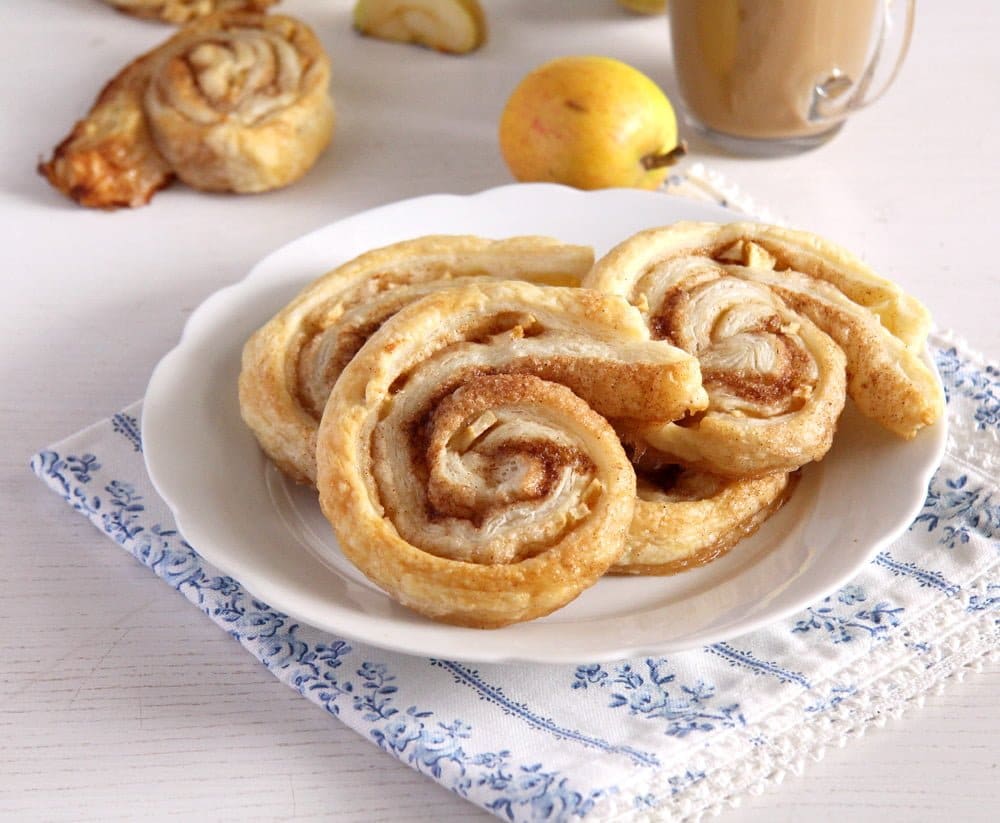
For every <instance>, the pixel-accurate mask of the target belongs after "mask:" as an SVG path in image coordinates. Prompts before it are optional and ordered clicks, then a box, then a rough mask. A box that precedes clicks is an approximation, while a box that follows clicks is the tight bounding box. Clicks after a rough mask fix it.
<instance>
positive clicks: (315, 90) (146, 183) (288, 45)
mask: <svg viewBox="0 0 1000 823" xmlns="http://www.w3.org/2000/svg"><path fill="white" fill-rule="evenodd" d="M328 83H329V60H328V58H327V57H326V54H325V53H324V52H323V49H322V46H321V45H320V43H319V40H318V39H317V38H316V36H315V35H314V34H313V33H312V31H311V30H310V29H309V28H308V27H307V26H305V25H304V24H303V23H300V22H298V21H296V20H293V19H292V18H289V17H282V16H279V15H273V16H269V15H265V14H258V13H255V12H247V11H237V12H229V13H219V14H215V15H211V16H209V17H205V18H203V19H200V20H197V21H196V22H194V23H191V24H190V25H188V26H186V27H185V28H183V29H181V30H180V31H178V32H177V33H176V34H175V35H174V36H173V37H171V38H170V39H169V40H167V41H166V42H165V43H164V44H163V45H161V46H159V47H158V48H156V49H154V50H153V51H151V52H149V53H148V54H145V55H143V56H142V57H140V58H138V59H137V60H135V61H133V62H132V63H130V64H129V65H128V66H127V67H126V68H125V69H123V70H122V71H121V72H119V74H118V75H117V76H116V77H115V78H113V79H112V80H111V82H109V83H108V85H107V86H106V87H105V89H104V91H103V92H102V93H101V95H100V96H99V97H98V99H97V101H96V102H95V103H94V106H93V107H92V108H91V110H90V112H89V113H88V115H87V116H86V117H85V118H84V119H83V120H81V121H80V122H78V123H77V124H76V126H75V127H74V129H73V131H72V132H71V133H70V135H69V136H68V137H67V138H66V139H65V140H63V141H62V143H60V144H59V146H58V147H57V148H56V150H55V152H54V154H53V157H52V159H51V160H49V161H48V162H44V163H42V164H40V166H39V171H40V172H41V173H42V174H43V175H45V176H46V177H47V178H48V180H49V182H50V183H52V185H53V186H55V187H56V188H57V189H59V190H60V191H62V192H63V193H64V194H66V195H67V196H68V197H70V198H72V199H74V200H76V201H77V202H78V203H80V204H81V205H85V206H92V207H97V208H118V207H123V206H128V207H135V206H140V205H143V204H145V203H147V202H149V199H150V198H151V197H152V195H153V194H154V193H155V192H156V191H157V190H158V189H160V188H162V187H163V186H165V185H167V184H168V183H169V182H170V180H171V179H172V178H173V177H174V176H177V177H180V178H181V179H182V180H183V181H184V182H186V183H187V184H188V185H191V186H193V187H195V188H200V189H205V190H209V191H235V192H256V191H265V190H268V189H273V188H277V187H279V186H284V185H287V184H288V183H291V182H293V181H294V180H296V179H298V178H299V177H301V176H302V174H304V173H305V172H306V171H307V170H308V169H309V167H310V166H311V165H312V164H313V163H314V162H315V160H316V158H317V157H318V155H319V153H320V152H321V151H322V150H323V148H324V147H325V146H326V145H327V143H328V142H329V139H330V135H331V134H332V131H333V119H334V117H333V104H332V102H331V100H330V97H329V93H328V90H327V86H328Z"/></svg>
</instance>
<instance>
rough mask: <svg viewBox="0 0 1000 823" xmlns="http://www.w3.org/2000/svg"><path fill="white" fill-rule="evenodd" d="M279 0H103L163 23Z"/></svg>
mask: <svg viewBox="0 0 1000 823" xmlns="http://www.w3.org/2000/svg"><path fill="white" fill-rule="evenodd" d="M278 1H279V0H104V2H105V3H107V4H109V5H111V6H114V7H115V8H116V9H118V10H119V11H124V12H127V13H128V14H133V15H135V16H136V17H145V18H148V19H151V20H162V21H164V22H165V23H187V22H189V21H191V20H194V19H195V18H197V17H205V16H207V15H209V14H212V13H213V12H216V11H231V10H234V9H245V10H247V11H264V10H265V9H266V8H267V7H268V6H273V5H274V4H275V3H277V2H278Z"/></svg>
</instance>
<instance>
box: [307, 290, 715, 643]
mask: <svg viewBox="0 0 1000 823" xmlns="http://www.w3.org/2000/svg"><path fill="white" fill-rule="evenodd" d="M704 402H705V397H704V391H703V389H702V388H701V380H700V374H699V370H698V365H697V361H696V360H695V359H694V358H692V357H690V356H689V355H687V354H685V353H684V352H682V351H680V350H679V349H676V348H674V347H673V346H670V345H667V344H664V343H662V342H656V341H651V340H649V335H648V331H647V329H646V327H645V325H644V324H643V321H642V318H641V316H640V315H639V313H638V312H637V311H635V309H634V308H632V307H630V306H629V305H628V304H627V303H626V302H625V301H624V300H621V299H620V298H616V297H612V296H608V295H602V294H599V293H597V292H593V291H589V290H584V289H563V288H553V287H544V286H536V285H533V284H530V283H522V282H516V281H489V280H484V281H482V282H480V283H478V284H468V285H465V286H461V287H459V288H454V289H446V290H444V291H440V292H437V293H435V294H431V295H429V296H427V297H424V298H423V299H421V300H419V301H417V302H416V303H413V304H411V305H409V306H407V307H405V308H403V309H402V310H401V311H399V312H398V313H397V314H396V315H395V316H394V317H392V318H390V319H389V320H388V321H386V323H385V324H384V325H383V326H382V327H381V328H380V329H379V330H378V331H377V332H375V334H373V335H372V336H371V338H369V340H368V342H367V343H366V344H365V345H364V346H363V347H362V349H361V351H359V352H358V354H357V355H355V357H354V358H353V359H352V360H351V362H350V363H348V365H347V366H346V367H345V369H344V370H343V372H342V373H341V375H340V378H339V379H338V380H337V383H336V385H335V386H334V388H333V392H332V394H331V395H330V399H329V401H328V402H327V405H326V407H325V409H324V412H323V418H322V421H321V423H320V428H319V433H318V437H317V446H316V457H317V487H318V489H319V498H320V506H321V507H322V509H323V512H324V514H325V515H326V517H327V519H328V520H329V521H330V523H331V524H332V525H333V529H334V531H335V533H336V535H337V538H338V541H339V543H340V546H341V548H342V550H343V552H344V554H345V555H346V556H347V557H348V558H349V559H350V560H351V561H352V562H353V563H354V564H355V565H356V566H357V567H358V568H359V569H360V570H361V571H362V572H364V574H366V575H367V576H368V577H369V578H370V579H371V580H372V581H373V582H375V583H376V584H377V585H379V586H380V587H381V588H382V589H383V590H385V591H386V592H388V593H389V594H390V595H391V596H392V597H393V598H395V599H396V600H398V601H399V602H400V603H402V604H404V605H406V606H408V607H410V608H412V609H414V610H416V611H418V612H420V613H422V614H424V615H427V616H429V617H432V618H434V619H437V620H441V621H445V622H449V623H454V624H459V625H467V626H475V627H482V628H487V627H498V626H503V625H507V624H510V623H514V622H518V621H523V620H529V619H532V618H535V617H539V616H542V615H545V614H548V613H549V612H551V611H553V610H554V609H556V608H559V607H560V606H562V605H564V604H565V603H567V602H569V601H570V600H572V599H573V598H574V597H576V596H577V595H578V594H579V593H580V592H581V591H583V590H584V589H586V588H587V587H588V586H590V585H592V584H593V583H594V582H595V581H596V580H597V579H598V578H599V577H600V576H601V575H602V574H604V573H605V572H606V571H607V569H608V568H609V567H610V566H611V565H612V563H614V562H615V560H616V559H617V558H618V557H619V555H621V553H622V551H623V549H624V547H625V540H626V536H627V533H628V529H629V524H630V522H631V519H632V514H633V508H634V501H635V473H634V471H633V469H632V466H631V464H630V463H629V460H628V458H627V456H626V455H625V452H624V449H623V447H622V445H621V443H620V441H619V440H618V437H617V436H616V434H615V431H614V429H613V428H612V427H611V426H610V424H609V423H608V422H607V420H606V418H616V417H625V418H634V419H640V420H641V419H661V420H664V419H672V418H676V417H677V416H680V415H683V414H684V413H685V412H687V411H689V410H690V409H692V408H696V407H699V406H701V405H703V404H704Z"/></svg>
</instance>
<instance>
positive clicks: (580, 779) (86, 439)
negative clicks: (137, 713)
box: [32, 348, 1000, 821]
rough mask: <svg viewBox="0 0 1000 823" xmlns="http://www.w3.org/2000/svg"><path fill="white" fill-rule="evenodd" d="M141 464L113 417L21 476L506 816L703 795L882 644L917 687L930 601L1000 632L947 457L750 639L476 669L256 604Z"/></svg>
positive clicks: (983, 502) (986, 436) (977, 380)
mask: <svg viewBox="0 0 1000 823" xmlns="http://www.w3.org/2000/svg"><path fill="white" fill-rule="evenodd" d="M937 362H938V366H939V369H940V371H941V373H942V375H943V376H944V380H945V386H946V389H947V393H948V396H949V400H950V404H951V407H952V409H953V413H956V414H958V413H961V414H963V415H965V414H968V416H969V419H970V420H972V421H973V424H970V426H968V427H967V429H974V430H975V431H974V432H973V434H970V435H969V436H970V437H981V438H982V442H983V443H987V444H988V447H990V448H992V447H993V444H995V443H996V432H997V430H998V428H1000V411H998V405H1000V404H998V397H1000V370H998V369H996V368H995V367H992V366H986V367H979V366H977V365H976V364H975V363H973V362H972V361H971V360H970V359H969V358H967V357H965V356H964V355H963V354H962V353H960V352H959V351H958V350H957V349H955V348H951V349H945V350H943V351H939V352H938V353H937ZM95 431H98V430H95ZM977 432H978V433H980V434H976V433H977ZM141 453H142V442H141V436H140V425H139V415H138V412H137V409H136V408H132V409H126V410H125V411H123V412H121V413H119V414H117V415H114V417H112V418H110V419H109V421H107V425H106V427H105V429H103V430H102V431H98V434H96V435H95V434H94V433H93V432H91V433H89V434H87V435H86V436H83V435H81V436H80V437H78V438H72V439H71V440H69V441H67V444H66V445H63V446H58V447H55V448H53V449H49V450H46V451H42V452H40V453H39V454H38V455H36V456H35V458H34V459H33V460H32V468H33V469H34V471H35V473H36V474H37V475H38V476H39V477H40V478H42V479H43V480H44V481H45V482H46V483H47V485H48V486H49V487H50V488H52V489H53V490H55V491H56V492H57V493H58V494H60V495H61V496H62V497H63V498H64V499H65V500H66V502H67V503H68V504H69V505H70V506H71V507H72V508H73V509H74V510H76V511H78V512H80V513H81V514H83V515H85V516H87V517H88V518H89V519H90V520H91V522H93V523H94V524H95V525H96V526H97V527H98V528H100V529H101V530H102V531H103V532H104V533H105V534H107V535H108V536H109V537H110V538H111V539H113V540H114V541H115V542H117V543H118V544H120V545H121V546H123V547H125V548H126V549H127V550H129V551H130V552H131V553H132V554H133V555H134V556H135V558H136V559H137V560H139V561H140V562H141V563H143V564H144V565H146V566H147V567H148V568H150V569H151V570H152V571H153V572H154V573H155V574H156V575H158V576H159V577H160V578H161V579H163V580H164V581H166V582H167V583H169V584H170V585H171V586H172V587H174V588H175V589H177V590H178V591H179V592H180V593H181V594H182V595H184V597H186V598H187V599H188V600H189V601H190V602H192V603H194V604H195V605H197V606H198V607H199V608H200V609H201V610H202V611H203V612H204V613H205V614H206V615H208V616H209V617H210V618H211V619H212V620H213V621H214V622H215V623H217V624H218V625H219V626H221V627H223V628H224V629H225V630H226V631H228V632H229V633H230V634H231V635H232V636H233V637H234V638H236V639H237V640H238V641H239V642H240V643H241V644H242V645H243V646H244V647H245V648H246V649H248V650H249V651H250V652H251V653H252V654H254V656H255V657H257V658H258V659H259V660H260V661H261V662H263V664H264V665H265V666H267V668H268V669H269V670H270V671H271V672H273V673H274V674H275V675H276V676H277V677H279V678H280V679H281V680H282V682H284V683H286V684H287V685H289V686H290V687H292V688H294V689H296V691H298V692H299V693H300V694H302V695H304V696H306V697H307V698H308V699H309V700H311V701H312V702H314V703H315V704H317V705H318V706H320V707H322V708H323V709H324V710H325V711H326V712H328V713H330V714H332V715H335V716H337V717H339V718H340V719H341V720H343V721H344V722H346V723H348V724H349V725H351V726H352V727H353V728H355V729H356V730H358V731H359V732H361V733H362V734H364V735H365V736H366V737H367V738H368V739H369V740H371V741H372V742H373V743H374V744H375V745H377V746H379V747H380V748H381V749H382V750H383V751H385V752H388V753H390V754H392V755H393V756H394V757H396V758H398V759H399V760H400V761H402V762H404V763H406V764H408V765H409V766H411V767H412V768H413V769H415V770H417V771H418V772H420V773H422V774H425V775H427V776H428V777H430V778H431V779H433V780H436V781H437V782H439V783H440V784H441V785H442V786H444V787H446V788H447V789H449V790H450V791H452V792H454V793H455V794H457V795H458V796H460V797H463V798H467V799H468V800H470V801H472V802H474V803H476V804H478V805H479V806H480V807H481V808H483V809H486V810H488V811H490V812H492V813H494V814H495V815H497V816H499V817H501V818H502V819H505V820H509V821H529V820H547V821H569V820H575V819H580V818H585V817H592V818H594V819H606V818H607V817H611V816H612V813H613V814H621V815H622V816H627V815H628V814H629V813H631V812H640V813H641V812H644V811H653V810H655V812H654V813H660V810H661V809H662V808H668V809H669V808H672V807H671V806H670V804H671V803H672V802H674V801H672V798H683V797H691V796H698V793H699V792H702V791H705V792H708V793H709V794H708V795H707V796H710V797H711V796H714V795H713V792H716V791H717V790H718V789H717V787H716V786H715V784H714V783H713V781H714V780H715V779H716V778H717V777H718V776H719V774H720V773H721V774H722V776H723V777H725V775H726V772H727V770H729V771H732V769H733V768H734V766H733V764H728V765H726V764H725V763H722V764H721V765H720V763H719V762H713V761H712V760H711V758H712V756H713V755H712V752H713V751H718V750H724V749H725V747H716V746H715V743H716V741H718V740H720V739H722V738H725V739H727V740H734V739H735V740H739V741H741V745H742V746H743V749H742V751H743V752H744V755H745V754H746V753H748V752H752V751H753V750H754V749H755V748H756V749H763V748H767V749H768V750H769V751H770V752H771V753H772V754H773V753H774V752H775V751H777V750H778V749H780V745H781V733H780V730H777V729H774V728H771V727H769V726H768V724H767V717H769V715H770V712H771V711H773V709H774V708H775V707H776V706H777V705H779V703H780V705H781V706H788V705H796V706H798V709H797V710H798V711H799V712H801V718H800V719H797V721H796V722H798V723H800V724H806V723H810V722H811V719H812V718H815V717H817V716H822V715H827V717H828V718H829V717H830V716H836V715H839V714H841V713H844V712H848V713H850V712H851V711H854V708H853V707H854V706H855V703H856V702H857V701H864V699H865V698H866V695H867V694H868V692H869V690H870V687H871V684H870V683H869V682H868V680H862V679H860V678H857V679H855V678H852V677H851V676H849V673H850V671H851V669H850V668H849V667H848V666H847V665H846V663H845V661H848V660H858V659H866V658H869V657H872V656H873V655H876V654H878V653H879V652H880V650H881V651H883V652H884V650H886V649H887V648H890V647H893V646H896V647H900V648H903V649H905V650H906V651H907V652H908V654H910V655H912V662H915V663H919V664H920V665H918V666H914V667H913V668H914V669H920V670H922V671H923V672H924V674H923V676H924V677H927V676H929V675H928V672H929V671H930V672H932V671H935V670H937V669H939V668H941V667H940V666H937V665H935V664H936V662H938V661H940V660H941V659H942V658H943V657H944V656H945V655H948V654H952V653H953V651H952V650H951V647H950V646H949V644H946V643H944V642H942V641H941V639H940V638H939V637H938V635H937V634H935V633H934V632H933V631H928V630H926V629H919V628H915V627H919V626H921V625H922V624H921V623H920V620H919V619H918V618H919V616H920V615H922V614H927V613H928V612H929V611H932V610H933V609H934V608H936V607H937V605H936V604H945V603H947V604H949V608H950V609H951V611H950V612H949V614H960V615H962V616H963V619H965V620H968V621H969V626H974V627H975V631H976V632H977V637H979V638H980V639H982V638H983V637H984V636H985V637H987V639H988V637H989V635H988V634H986V633H987V632H988V631H995V632H997V637H1000V582H996V581H997V576H996V574H995V572H994V571H991V570H995V568H996V564H997V562H998V556H997V555H998V553H997V551H996V548H997V547H998V545H1000V541H998V540H997V538H998V536H1000V489H998V487H997V483H996V482H995V478H991V477H989V476H987V473H984V472H976V471H975V470H974V468H973V466H972V464H970V463H969V462H968V461H966V462H964V463H962V462H960V461H959V460H957V459H953V458H946V460H945V464H944V466H943V467H942V468H941V470H939V472H938V474H937V475H936V476H935V477H934V479H933V481H932V483H931V484H930V488H929V490H928V494H927V498H926V501H925V504H924V507H923V509H922V511H921V512H920V514H919V516H918V517H917V519H916V521H915V522H914V524H913V525H912V526H911V529H910V532H909V533H908V534H907V535H906V536H905V537H904V538H903V539H902V540H901V541H899V543H897V544H894V545H893V546H891V547H889V548H887V549H884V550H883V551H881V552H880V553H879V554H878V555H877V556H876V557H875V558H874V560H873V562H872V563H871V564H870V565H869V566H868V567H867V568H866V569H865V570H864V571H863V572H862V573H860V574H859V575H858V577H857V578H856V579H855V580H854V581H852V582H851V583H850V584H848V585H846V586H843V587H842V588H841V589H839V590H838V591H837V592H835V593H833V594H831V595H830V596H828V597H826V598H824V599H823V600H822V601H821V602H819V603H816V604H814V605H813V606H811V607H809V608H807V609H805V610H804V611H801V612H799V613H798V614H797V615H795V616H794V617H792V618H790V619H789V620H786V621H783V622H780V623H778V624H776V625H775V626H773V627H772V628H770V629H768V630H766V631H760V632H756V633H754V634H752V635H748V636H746V637H744V638H740V639H739V640H738V641H732V642H719V643H713V644H711V645H709V646H706V647H704V648H703V649H695V650H691V651H689V652H685V653H683V654H678V655H673V656H671V657H669V658H666V657H642V658H636V659H634V660H623V661H617V662H613V663H583V664H580V665H578V666H574V667H565V666H555V667H531V668H525V667H520V668H518V667H491V668H489V669H488V670H487V669H477V668H473V667H470V666H468V665H466V664H463V663H461V662H459V661H446V660H417V659H414V658H407V657H406V656H405V655H398V654H391V653H387V652H381V651H379V650H377V649H371V648H366V647H364V646H360V645H358V644H355V643H352V642H348V641H347V640H345V639H341V638H337V637H334V636H331V635H329V634H324V633H321V632H318V631H317V630H315V629H312V628H310V627H308V626H301V625H299V624H298V623H296V622H295V621H294V620H293V619H291V618H290V617H289V616H288V615H286V614H283V613H281V612H279V611H277V610H275V609H272V608H271V607H270V606H269V605H268V604H266V603H264V602H261V601H260V600H257V599H256V598H254V597H253V596H252V595H250V594H249V593H248V592H247V591H246V590H245V589H244V588H243V587H242V586H241V585H240V584H239V583H238V582H237V581H236V580H234V579H233V578H232V577H229V576H227V575H223V574H220V573H218V572H217V571H216V570H214V569H213V568H212V567H211V566H209V565H207V564H206V563H204V561H203V560H202V559H201V557H200V556H199V555H198V554H197V552H196V551H195V550H194V549H193V548H192V547H191V546H190V545H189V544H188V543H187V542H186V541H185V540H184V539H183V538H182V536H181V535H180V534H179V533H178V532H177V530H176V528H175V526H174V524H173V521H172V520H171V519H170V518H169V515H166V514H165V513H164V514H162V515H158V514H157V512H159V511H160V508H159V501H158V500H157V499H156V496H155V494H154V493H153V492H152V489H151V487H150V485H149V483H148V480H147V478H146V477H145V473H144V466H143V464H142V457H141ZM977 579H979V580H988V581H990V582H979V583H976V582H975V581H976V580H977ZM908 660H909V658H908ZM512 695H517V698H516V699H515V698H514V697H512ZM778 695H780V697H778ZM703 758H708V760H707V762H708V763H709V764H710V765H706V763H705V762H703ZM685 802H687V801H685Z"/></svg>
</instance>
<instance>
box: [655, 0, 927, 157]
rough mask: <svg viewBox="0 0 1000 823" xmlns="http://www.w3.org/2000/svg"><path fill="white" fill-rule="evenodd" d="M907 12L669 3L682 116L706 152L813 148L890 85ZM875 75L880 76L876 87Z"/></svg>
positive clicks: (772, 2) (807, 0)
mask: <svg viewBox="0 0 1000 823" xmlns="http://www.w3.org/2000/svg"><path fill="white" fill-rule="evenodd" d="M914 6H915V0H670V5H669V13H670V34H671V41H672V44H673V58H674V69H675V71H676V74H677V81H678V84H679V86H680V92H681V97H682V98H683V101H684V104H685V108H686V113H687V114H688V115H689V118H690V119H693V120H694V124H693V125H695V127H696V128H698V129H699V130H700V131H702V132H704V133H705V134H706V136H708V137H709V138H710V139H712V140H713V142H716V143H718V144H719V145H721V146H722V147H723V148H726V149H729V150H731V151H734V152H737V153H740V154H756V155H764V156H768V155H779V154H786V153H790V152H794V151H801V150H804V149H808V148H812V147H813V146H817V145H819V144H820V143H823V142H824V141H826V140H828V139H829V138H830V137H832V136H833V135H834V134H835V133H836V132H837V131H838V130H839V129H840V127H841V126H842V125H843V124H844V121H845V120H846V119H847V117H848V116H849V115H850V114H851V113H853V112H855V111H857V110H858V109H860V108H862V107H864V106H867V105H868V104H869V103H872V102H874V101H875V100H876V99H877V98H878V97H879V96H881V94H882V93H883V92H884V91H885V90H886V89H887V88H888V87H889V85H890V84H891V83H892V81H893V80H894V79H895V77H896V74H897V73H898V72H899V68H900V66H901V65H902V62H903V58H904V57H905V56H906V51H907V48H908V47H909V43H910V35H911V33H912V31H913V15H914ZM897 11H898V12H900V14H899V18H898V19H897V14H896V13H897ZM879 69H882V70H886V69H887V72H888V73H887V76H886V78H885V79H884V80H882V81H881V82H880V83H878V84H876V83H875V82H874V80H875V75H876V72H877V70H879ZM883 73H885V71H883Z"/></svg>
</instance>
